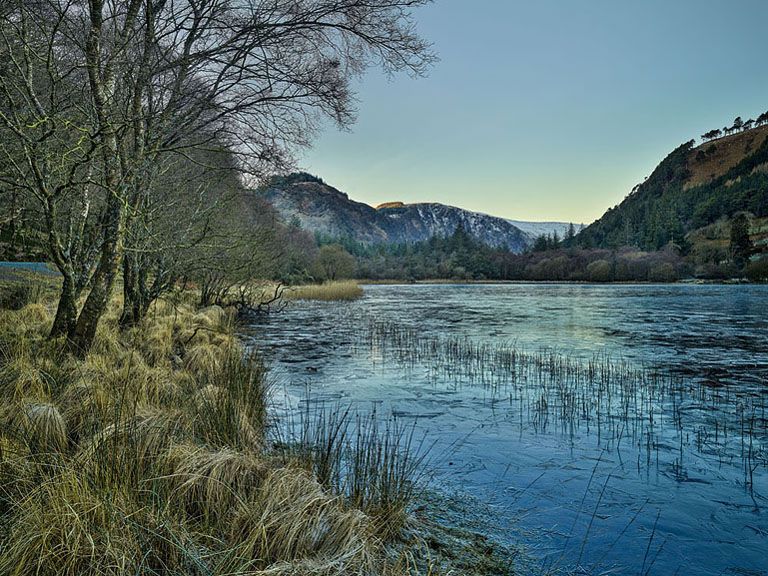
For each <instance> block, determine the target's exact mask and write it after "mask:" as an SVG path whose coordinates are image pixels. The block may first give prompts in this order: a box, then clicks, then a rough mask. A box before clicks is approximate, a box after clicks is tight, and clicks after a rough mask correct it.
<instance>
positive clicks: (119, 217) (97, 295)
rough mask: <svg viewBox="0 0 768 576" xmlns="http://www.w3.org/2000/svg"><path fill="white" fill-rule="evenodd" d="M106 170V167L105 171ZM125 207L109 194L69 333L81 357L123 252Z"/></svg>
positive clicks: (89, 343)
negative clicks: (92, 267)
mask: <svg viewBox="0 0 768 576" xmlns="http://www.w3.org/2000/svg"><path fill="white" fill-rule="evenodd" d="M108 173H109V170H108ZM107 180H108V183H109V184H114V185H115V186H114V189H117V178H116V174H115V175H112V177H110V175H109V174H108V175H107ZM124 218H125V210H124V208H123V204H122V202H121V200H120V198H118V196H117V194H116V193H113V194H112V195H111V196H110V197H109V203H108V205H107V214H106V219H105V222H104V241H103V243H102V245H101V255H100V257H99V263H98V265H97V267H96V272H95V273H94V275H93V281H92V284H91V292H90V293H89V294H88V298H87V299H86V301H85V304H84V305H83V309H82V311H81V312H80V316H79V317H78V319H77V324H76V325H75V327H74V329H73V330H72V331H70V333H69V341H70V347H71V349H72V351H73V352H74V353H75V354H78V355H81V356H84V355H85V354H87V353H88V350H90V348H91V346H92V345H93V339H94V338H95V337H96V328H97V327H98V324H99V320H100V319H101V316H102V315H103V314H104V312H105V310H106V309H107V305H108V304H109V299H110V297H111V296H112V288H113V287H114V285H115V279H116V278H117V271H118V268H119V265H120V258H121V256H122V251H123V223H124V222H123V220H124Z"/></svg>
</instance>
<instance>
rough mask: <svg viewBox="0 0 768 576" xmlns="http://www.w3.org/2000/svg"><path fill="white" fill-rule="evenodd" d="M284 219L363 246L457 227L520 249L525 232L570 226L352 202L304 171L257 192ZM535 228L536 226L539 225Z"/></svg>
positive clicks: (435, 206)
mask: <svg viewBox="0 0 768 576" xmlns="http://www.w3.org/2000/svg"><path fill="white" fill-rule="evenodd" d="M257 193H258V195H259V196H261V197H262V198H264V199H266V200H268V201H269V202H270V203H271V204H272V205H273V206H274V207H275V209H276V210H277V212H278V213H279V214H280V215H281V216H282V218H283V219H284V220H285V221H286V222H288V223H294V224H299V225H300V226H301V227H302V228H304V229H306V230H309V231H312V232H316V233H319V234H322V235H324V236H328V237H333V238H350V239H352V240H354V241H356V242H361V243H364V244H401V243H415V242H421V241H424V240H428V239H429V238H431V237H433V236H444V237H447V236H450V235H451V234H453V232H454V231H455V230H456V229H457V228H458V227H459V226H461V227H462V228H463V229H464V230H465V231H466V232H467V233H468V234H469V235H470V236H471V237H473V238H475V239H476V240H479V241H481V242H483V243H485V244H487V245H489V246H493V247H505V246H506V247H508V248H509V249H510V250H511V251H513V252H516V253H519V252H521V251H523V250H524V249H526V248H527V247H528V246H530V245H531V244H532V243H533V241H534V240H535V238H536V235H537V234H533V233H531V232H528V231H526V230H525V226H528V227H529V228H530V229H531V230H538V231H540V230H545V231H549V232H551V231H552V230H555V229H558V230H561V229H564V228H567V226H568V224H564V223H560V222H554V223H523V222H520V223H515V222H512V221H508V220H505V219H504V218H497V217H495V216H490V215H488V214H482V213H479V212H471V211H469V210H464V209H462V208H457V207H455V206H448V205H446V204H440V203H436V202H431V203H416V204H404V203H403V202H387V203H384V204H380V205H379V206H377V207H375V208H374V207H373V206H369V205H368V204H363V203H361V202H355V201H354V200H351V199H350V198H349V196H348V195H347V194H345V193H344V192H341V191H340V190H337V189H336V188H334V187H332V186H329V185H328V184H326V183H325V182H323V180H322V179H320V178H318V177H316V176H312V175H309V174H305V173H296V174H290V175H288V176H281V177H275V178H273V179H272V180H270V181H269V182H268V183H267V184H265V185H264V186H262V187H261V188H259V189H258V191H257ZM537 227H538V228H537Z"/></svg>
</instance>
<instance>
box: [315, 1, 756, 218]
mask: <svg viewBox="0 0 768 576" xmlns="http://www.w3.org/2000/svg"><path fill="white" fill-rule="evenodd" d="M417 20H418V22H419V28H420V30H421V32H422V35H423V36H425V37H426V38H427V39H429V40H430V41H432V42H434V45H435V48H436V50H437V52H438V54H439V56H440V59H441V61H440V62H438V63H437V65H436V66H435V67H434V69H433V70H432V71H431V72H430V74H429V76H428V77H427V78H423V79H418V80H412V79H410V78H408V77H407V76H398V77H396V78H394V79H392V80H388V79H387V78H386V77H385V76H383V75H382V74H381V73H379V72H378V71H371V72H370V73H369V74H368V75H367V76H366V77H365V78H364V80H363V82H362V83H361V84H360V86H359V91H358V97H359V100H360V103H359V110H360V113H359V117H358V121H357V123H356V124H355V125H354V126H353V127H352V130H351V131H350V132H339V131H337V130H335V129H333V128H332V127H329V128H328V129H326V130H325V131H324V132H323V133H322V135H321V136H320V138H319V139H318V140H317V141H316V143H315V145H314V147H313V149H312V150H310V151H308V152H307V153H306V154H305V155H304V156H303V158H302V159H301V165H302V167H303V168H304V169H306V170H308V171H309V172H312V173H313V174H317V175H318V176H320V177H322V178H323V179H324V180H325V181H326V182H328V183H329V184H331V185H333V186H336V187H337V188H339V189H341V190H343V191H344V192H347V193H348V194H349V195H350V197H351V198H352V199H354V200H358V201H361V202H367V203H369V204H373V205H375V204H378V203H381V202H386V201H395V200H400V201H403V202H442V203H445V204H452V205H455V206H460V207H462V208H467V209H470V210H476V211H480V212H487V213H490V214H494V215H497V216H502V217H506V218H512V219H518V220H562V221H566V222H567V221H573V222H591V221H592V220H594V219H596V218H598V217H599V216H600V215H601V214H602V213H603V212H604V211H605V209H607V208H609V207H611V206H614V205H616V204H618V203H619V202H620V201H621V200H622V198H624V196H626V194H627V193H629V191H630V190H631V188H632V186H634V185H635V184H636V183H638V182H640V181H642V179H643V178H644V177H645V176H647V175H648V174H650V172H651V171H652V170H653V168H654V167H655V166H656V165H657V164H658V163H659V161H660V160H661V159H662V158H663V157H664V156H665V155H666V154H667V153H668V152H670V151H671V150H672V149H673V148H674V147H676V146H677V145H679V144H681V143H682V142H685V141H686V140H690V139H691V138H694V137H695V138H697V139H698V136H699V135H700V134H703V133H704V132H706V131H708V130H710V129H712V128H722V127H723V126H724V125H726V124H728V125H730V123H731V122H732V121H733V119H734V118H735V117H736V116H738V115H740V116H742V117H743V118H744V119H745V120H746V119H747V118H756V117H757V116H758V115H759V114H760V113H762V112H764V111H766V110H768V33H766V31H768V0H642V1H638V0H437V2H435V3H434V4H432V5H430V6H427V7H425V8H422V9H420V10H419V11H418V12H417Z"/></svg>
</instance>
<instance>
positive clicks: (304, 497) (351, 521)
mask: <svg viewBox="0 0 768 576" xmlns="http://www.w3.org/2000/svg"><path fill="white" fill-rule="evenodd" d="M33 280H34V279H33V278H31V277H30V278H25V284H24V285H27V284H26V283H27V282H29V281H33ZM47 282H49V284H50V283H51V282H53V281H52V280H47ZM12 285H14V283H13V282H11V286H12ZM8 287H9V284H8V283H5V286H3V289H4V290H7V289H8ZM26 295H27V296H29V294H26ZM22 296H23V295H22ZM194 298H195V294H193V293H184V292H182V293H180V294H177V295H175V297H174V298H173V300H170V299H169V300H161V301H159V302H157V303H156V304H154V305H153V307H152V309H151V310H150V312H149V314H148V316H147V318H146V320H145V321H144V322H142V323H141V324H140V325H139V326H137V327H134V328H132V329H130V330H120V328H119V327H118V317H119V312H120V309H121V302H120V299H117V298H116V299H113V301H112V302H111V305H110V309H109V312H108V313H107V315H106V317H105V318H104V320H103V322H102V324H101V325H100V328H99V332H98V334H97V338H96V342H95V345H94V348H93V350H92V352H91V353H90V354H89V355H88V357H87V358H85V359H83V360H80V359H76V358H73V357H71V356H70V355H69V354H68V353H67V352H66V347H65V342H63V341H61V340H59V341H50V340H48V339H47V337H46V334H47V331H48V330H49V329H50V326H51V323H52V318H53V313H54V312H55V306H54V304H55V303H54V302H53V301H52V299H51V298H50V293H49V292H47V291H46V290H45V289H41V290H37V291H35V292H34V293H33V294H32V300H33V301H32V302H30V303H27V304H26V305H23V306H18V307H17V308H18V309H16V310H10V309H2V310H0V575H5V574H19V575H21V574H30V573H39V574H73V575H74V574H92V575H97V574H98V575H104V574H107V575H112V574H114V575H117V574H147V575H149V574H168V575H171V574H174V575H176V574H179V575H181V574H185V575H186V574H221V575H224V574H227V575H235V574H240V575H246V574H247V575H253V576H256V575H262V574H263V575H267V574H269V575H282V574H285V575H287V574H299V575H321V574H322V575H329V574H339V575H342V574H371V575H374V574H380V575H386V576H400V575H402V576H405V575H416V574H450V573H457V572H456V566H461V568H460V570H459V572H458V573H462V572H463V571H464V567H465V566H467V565H468V563H469V564H472V562H474V561H473V560H472V558H474V557H475V556H476V554H475V551H474V550H473V548H474V547H475V546H476V543H477V542H479V541H482V540H483V537H482V536H481V535H479V534H473V535H471V537H470V536H467V537H464V538H463V539H459V544H455V543H454V544H453V545H452V546H453V549H456V547H457V546H458V548H460V549H462V548H461V546H464V548H463V550H464V552H465V553H464V554H463V555H462V558H461V559H457V558H452V557H450V556H445V557H443V556H441V553H440V550H441V549H442V548H443V547H444V544H443V543H440V542H437V541H435V540H434V538H433V537H432V536H430V537H429V539H430V541H429V542H427V541H425V539H424V534H434V533H435V532H438V533H439V530H437V529H436V528H434V526H436V524H435V523H434V522H432V521H428V522H427V523H424V522H423V521H421V520H418V519H417V518H416V517H415V516H414V515H413V514H412V512H411V509H412V507H413V506H414V502H415V500H416V495H417V492H416V491H417V490H418V486H417V483H418V477H417V476H418V474H419V473H420V472H419V470H418V468H419V466H420V461H419V460H418V459H417V458H416V456H415V454H414V453H409V452H408V446H407V445H406V443H405V442H403V438H404V436H403V431H402V430H396V429H390V428H388V427H387V428H386V430H385V429H383V428H378V427H377V425H376V424H375V423H372V421H370V420H366V418H364V417H362V418H361V417H357V419H356V420H355V418H348V417H346V416H345V417H344V418H342V419H336V420H334V419H332V418H331V417H330V415H329V414H328V413H325V412H318V413H317V414H314V415H312V417H311V418H308V419H307V421H306V423H305V424H304V431H305V432H306V434H305V435H302V437H301V438H300V439H299V440H297V441H289V442H282V441H278V440H280V435H279V434H277V428H278V427H277V426H276V422H274V421H272V420H271V417H270V414H269V411H268V410H267V406H268V402H267V398H268V395H269V383H270V382H269V374H268V372H267V370H266V369H265V367H264V364H263V362H262V361H261V358H260V357H258V356H254V355H252V354H248V353H247V352H246V351H245V350H244V349H243V347H242V345H241V343H240V341H239V339H238V337H237V331H236V327H237V324H236V321H235V317H234V314H233V313H232V312H229V311H226V310H222V309H221V308H218V307H209V308H206V309H203V310H197V309H196V308H195V306H194V304H193V301H194ZM342 429H343V430H344V431H345V433H344V434H340V433H339V432H340V431H341V430H342ZM361 438H362V439H363V441H361V440H360V439H361ZM428 525H430V526H433V528H431V529H429V528H426V527H427V526H428ZM446 534H448V533H447V532H446ZM451 538H454V536H451ZM461 542H464V544H461ZM499 553H501V551H499ZM478 558H479V559H478V560H477V564H476V566H475V567H474V568H472V569H469V572H467V573H477V574H484V573H486V574H492V573H493V574H498V573H511V571H507V570H505V571H504V572H500V571H499V570H498V566H501V565H502V563H503V558H501V559H499V560H498V561H490V560H489V554H483V555H481V557H478ZM468 559H469V560H468ZM457 562H458V564H457Z"/></svg>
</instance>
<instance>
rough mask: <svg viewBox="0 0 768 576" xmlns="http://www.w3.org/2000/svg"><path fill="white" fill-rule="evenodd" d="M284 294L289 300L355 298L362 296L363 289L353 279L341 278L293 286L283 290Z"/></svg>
mask: <svg viewBox="0 0 768 576" xmlns="http://www.w3.org/2000/svg"><path fill="white" fill-rule="evenodd" d="M285 296H286V298H288V299H290V300H326V301H333V300H357V299H358V298H362V297H363V289H362V288H360V286H359V285H358V283H357V282H355V281H354V280H342V281H338V282H326V283H325V284H309V285H307V286H294V287H292V288H289V289H288V290H286V291H285Z"/></svg>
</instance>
